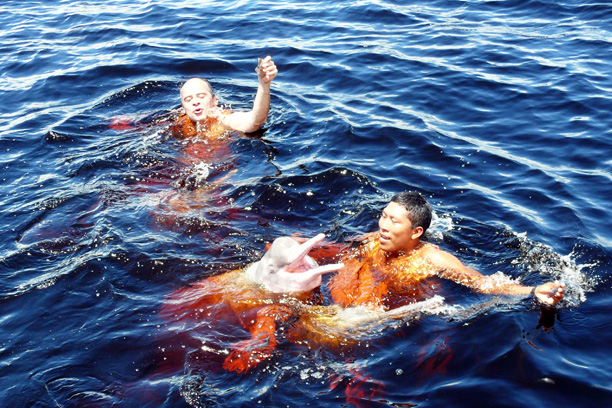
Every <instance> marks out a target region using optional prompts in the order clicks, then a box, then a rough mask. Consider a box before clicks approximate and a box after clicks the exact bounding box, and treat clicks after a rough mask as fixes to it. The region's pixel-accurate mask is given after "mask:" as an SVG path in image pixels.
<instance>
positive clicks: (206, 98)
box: [181, 78, 218, 122]
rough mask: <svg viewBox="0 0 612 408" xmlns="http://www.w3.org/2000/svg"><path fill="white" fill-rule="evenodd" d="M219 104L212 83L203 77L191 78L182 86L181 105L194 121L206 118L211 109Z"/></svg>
mask: <svg viewBox="0 0 612 408" xmlns="http://www.w3.org/2000/svg"><path fill="white" fill-rule="evenodd" d="M217 104H218V101H217V97H216V96H215V93H214V91H213V89H212V86H211V85H210V83H209V82H208V81H207V80H205V79H201V78H191V79H189V80H187V81H186V82H185V83H184V84H183V86H182V87H181V106H182V107H183V109H184V110H185V113H186V114H187V116H188V117H189V119H191V120H192V121H194V122H198V121H200V120H204V119H206V117H207V116H208V113H209V111H210V110H211V109H212V108H214V107H216V106H217Z"/></svg>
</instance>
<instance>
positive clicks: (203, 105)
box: [175, 56, 278, 139]
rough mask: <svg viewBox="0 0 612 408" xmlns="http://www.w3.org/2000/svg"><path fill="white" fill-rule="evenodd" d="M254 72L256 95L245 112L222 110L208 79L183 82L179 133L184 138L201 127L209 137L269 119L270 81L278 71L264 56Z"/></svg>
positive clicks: (256, 125) (243, 129) (248, 128)
mask: <svg viewBox="0 0 612 408" xmlns="http://www.w3.org/2000/svg"><path fill="white" fill-rule="evenodd" d="M256 71H257V75H258V78H259V83H258V86H257V94H256V95H255V100H254V102H253V108H252V109H251V110H250V111H246V112H229V111H225V110H222V109H221V108H220V107H219V101H218V100H217V97H216V96H215V93H214V91H213V89H212V86H211V85H210V82H208V81H207V80H205V79H201V78H191V79H189V80H188V81H186V82H185V83H184V84H183V86H182V87H181V106H182V109H183V111H184V115H182V116H181V117H180V118H179V120H178V124H179V125H180V127H179V130H180V132H179V133H182V135H183V136H184V137H185V136H192V135H195V134H197V133H200V131H202V130H203V131H205V132H206V134H207V136H208V137H210V138H213V139H214V138H215V136H220V134H222V133H223V132H224V131H225V130H227V129H230V130H236V131H239V132H244V133H251V132H255V131H257V130H258V129H259V128H260V127H261V125H263V124H264V123H265V121H266V119H267V118H268V111H269V109H270V83H271V82H272V80H273V79H274V78H275V77H276V74H277V73H278V70H277V68H276V65H275V64H274V61H272V58H271V57H270V56H267V57H266V58H264V59H263V60H261V61H260V64H259V65H258V67H257V69H256ZM175 133H176V132H175Z"/></svg>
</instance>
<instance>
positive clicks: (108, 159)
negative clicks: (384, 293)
mask: <svg viewBox="0 0 612 408" xmlns="http://www.w3.org/2000/svg"><path fill="white" fill-rule="evenodd" d="M0 22H1V24H0V27H1V28H0V32H1V35H0V50H1V55H2V58H1V59H0V68H1V69H0V90H1V92H2V98H1V102H0V152H1V154H0V168H1V172H0V180H1V184H0V210H1V211H0V228H1V230H2V231H3V238H2V241H1V242H0V402H1V403H0V405H1V406H6V407H9V406H10V407H86V406H121V407H144V406H151V407H153V406H155V407H160V406H163V407H182V406H197V407H209V406H223V407H251V406H266V407H294V406H311V407H337V406H356V405H360V406H380V407H410V406H417V407H442V406H450V407H474V406H478V407H483V406H490V407H533V406H539V407H555V408H556V407H560V406H561V407H563V406H572V407H592V406H610V405H612V375H611V374H610V366H611V365H612V357H611V353H610V344H612V330H611V326H612V318H611V317H610V313H609V310H610V307H611V306H612V305H611V303H612V301H610V300H609V299H610V298H609V296H610V294H611V293H612V290H611V285H610V266H611V263H612V232H611V228H610V227H611V226H612V217H611V214H612V212H611V211H610V208H609V205H610V202H612V188H611V184H612V183H611V181H612V176H611V169H612V159H611V158H610V157H611V152H612V142H611V141H610V140H611V138H612V132H611V131H610V125H611V124H612V109H611V107H612V75H611V74H612V64H611V58H610V55H612V32H611V30H612V5H611V4H609V3H608V2H604V1H599V2H598V1H592V2H589V1H586V0H584V1H580V0H568V1H552V0H546V1H544V0H537V1H534V0H531V1H512V0H498V1H485V0H481V1H475V0H474V1H472V0H465V1H448V0H445V1H440V0H437V1H436V0H434V1H430V0H427V1H425V0H418V1H405V2H400V1H386V2H385V1H373V0H372V1H370V0H364V1H357V2H347V1H339V2H323V1H303V2H298V1H293V2H246V1H225V2H183V1H175V2H167V1H162V0H159V1H141V2H129V1H99V0H95V1H87V2H84V1H57V0H54V1H45V2H43V1H11V0H9V1H4V2H3V3H2V4H1V5H0ZM268 54H269V55H272V56H273V57H274V60H275V62H276V64H277V66H278V68H279V75H278V77H277V78H276V80H275V81H274V82H273V85H272V106H271V112H270V116H269V118H268V121H267V123H266V125H265V128H264V130H263V131H261V132H259V133H258V134H257V135H255V136H254V137H248V138H247V137H241V136H240V135H232V136H231V152H230V153H229V154H228V155H226V156H224V157H221V158H220V159H219V160H217V161H215V162H213V163H209V165H210V166H211V168H214V170H215V171H216V172H217V177H223V176H224V175H227V174H229V177H228V179H227V182H226V183H225V184H224V185H223V187H222V188H220V189H219V191H217V192H216V193H215V194H216V195H215V197H208V196H205V195H199V196H198V195H196V194H195V193H194V192H193V189H190V188H188V185H189V183H193V180H194V179H195V178H196V176H197V173H195V172H196V169H195V168H191V167H189V166H185V165H184V164H182V162H181V153H180V152H181V148H182V147H184V146H183V143H184V142H182V141H180V140H176V139H173V138H171V137H169V132H168V127H167V125H166V124H164V120H165V119H166V118H168V117H169V115H170V112H171V111H173V110H174V109H176V108H177V107H178V106H179V103H180V102H179V97H178V90H179V88H180V85H181V84H182V82H183V81H184V80H186V79H187V78H189V77H192V76H203V77H206V78H209V79H210V80H211V82H212V83H213V85H214V86H215V89H216V91H217V93H218V95H219V98H220V99H221V101H222V102H223V103H224V104H227V105H230V106H231V107H232V108H233V109H236V110H242V109H248V108H249V107H250V104H251V101H252V99H253V96H254V92H255V89H256V74H255V73H254V71H253V68H254V67H255V65H256V63H257V57H263V56H265V55H268ZM117 115H128V116H131V117H132V118H136V119H139V120H140V121H141V122H142V123H143V125H142V126H141V127H138V128H135V129H127V130H120V129H119V130H117V129H112V128H109V124H110V123H111V119H112V118H113V117H116V116H117ZM196 183H197V181H196ZM185 185H187V187H185ZM401 190H418V191H421V192H422V193H424V194H426V195H427V197H429V198H430V200H431V202H432V204H433V205H434V208H435V212H436V215H437V217H436V221H435V223H434V226H433V228H432V233H431V236H430V240H431V241H432V242H434V243H436V244H438V245H440V246H442V247H443V248H444V249H447V250H449V251H451V252H453V253H455V254H456V255H458V256H459V257H460V258H461V259H462V260H463V261H464V262H466V263H467V264H468V265H470V266H471V267H474V268H476V269H478V270H480V271H481V272H483V273H485V274H493V273H496V272H500V271H501V272H503V273H504V274H506V275H509V276H511V277H513V278H520V279H521V280H522V281H523V282H525V283H526V284H536V283H540V282H544V281H547V280H550V279H557V278H559V279H563V280H564V281H566V282H567V285H568V288H567V298H566V300H565V301H564V302H563V303H562V304H561V305H560V307H559V309H558V310H557V311H556V312H554V313H546V314H545V315H544V317H545V318H547V319H548V320H546V319H545V321H541V320H540V309H539V308H538V307H537V306H535V305H533V304H532V303H531V302H529V301H526V300H521V299H518V300H517V299H506V298H497V297H494V298H487V297H486V296H479V295H475V294H471V293H469V292H468V291H465V290H461V289H457V288H452V287H449V288H446V291H447V292H446V298H447V301H448V302H449V303H452V304H454V305H455V306H456V307H457V310H459V311H463V312H457V314H456V315H454V316H453V315H448V314H447V315H439V316H423V317H422V318H421V319H418V320H416V321H412V322H409V323H408V324H407V325H403V326H401V327H390V328H387V329H385V330H382V331H381V332H378V333H375V334H371V335H370V336H368V337H367V338H366V339H365V340H363V341H361V342H360V344H359V345H358V346H355V347H353V348H351V349H349V350H343V351H342V352H341V353H335V352H333V351H330V350H326V349H320V350H305V349H304V348H300V347H298V346H296V345H294V344H291V343H288V342H286V343H282V344H281V345H280V346H279V349H278V350H277V353H276V354H275V355H274V357H273V358H271V359H270V360H268V361H265V362H263V363H262V364H261V365H260V366H258V367H257V368H256V369H255V370H254V371H252V372H249V373H248V374H246V375H238V374H234V373H227V372H223V370H219V369H218V367H213V364H212V363H210V364H204V363H202V361H203V360H205V359H207V358H208V356H206V354H205V353H204V351H202V350H200V349H199V348H198V346H197V345H195V346H194V345H193V341H192V342H186V341H184V339H183V338H182V337H181V336H180V333H176V332H171V331H169V330H168V328H167V327H166V326H167V325H166V323H165V322H164V321H163V319H161V318H160V317H159V316H158V311H159V309H160V307H161V305H162V304H163V302H164V299H165V297H166V296H167V295H168V294H169V293H171V292H172V291H173V290H176V289H178V288H181V287H184V286H187V285H189V284H190V283H192V282H195V281H197V280H200V279H203V278H205V277H207V276H211V275H214V274H218V273H222V272H223V271H226V270H229V269H232V268H236V267H241V266H244V265H246V264H248V263H249V262H252V261H254V260H256V259H258V257H260V256H261V254H262V253H263V251H264V245H265V243H267V242H270V241H271V240H272V239H273V238H274V237H277V236H280V235H290V234H293V233H295V232H300V233H302V234H304V235H314V234H315V233H318V232H325V233H326V234H328V235H329V237H330V239H335V240H343V239H346V238H350V237H352V236H354V235H357V234H361V233H364V232H368V231H372V230H374V229H375V228H376V225H377V216H378V214H379V211H380V209H381V208H382V207H383V206H384V205H385V203H386V202H387V201H388V199H389V198H390V196H391V195H392V194H393V193H395V192H397V191H401ZM175 197H181V199H183V200H185V201H186V202H188V203H189V204H190V205H191V207H192V209H191V210H190V211H186V212H180V213H177V212H173V211H172V209H171V208H170V209H169V207H168V206H167V203H168V201H169V200H172V198H175ZM236 212H237V213H238V216H232V214H236ZM236 330H237V331H239V329H238V328H236ZM609 330H610V331H609ZM211 336H212V337H211V338H212V339H213V340H214V333H213V334H212V335H211ZM246 337H248V334H246V333H244V332H242V333H239V332H237V334H236V338H237V339H243V338H246ZM192 340H193V339H192ZM209 340H210V339H209ZM172 348H177V349H181V348H183V350H185V353H186V354H187V356H186V357H185V358H184V359H183V360H181V361H178V363H179V364H180V365H181V366H183V368H181V369H180V370H179V372H178V373H177V372H172V373H171V374H168V375H166V376H164V375H163V373H162V374H160V372H159V371H156V367H159V363H160V360H161V359H163V355H164V352H165V350H166V349H172ZM198 353H200V354H201V357H202V359H201V360H198V359H197V357H198V356H200V354H198ZM194 356H195V358H194ZM198 361H199V362H198ZM354 367H359V368H360V369H361V370H362V372H363V373H365V375H367V376H369V377H370V379H369V380H368V382H366V384H365V387H366V388H367V387H368V386H370V385H372V386H374V385H375V384H378V383H379V382H382V383H384V392H383V393H382V394H380V395H378V396H377V397H376V398H374V399H373V400H372V401H367V400H366V399H363V400H361V402H360V403H359V404H356V403H355V404H354V403H353V402H351V401H347V400H346V398H345V394H344V388H345V387H346V385H347V384H348V381H349V378H350V375H349V370H350V368H354ZM339 376H340V377H342V376H345V379H344V380H342V381H340V385H339V386H337V387H335V388H334V387H331V383H332V382H333V379H334V378H338V377H339Z"/></svg>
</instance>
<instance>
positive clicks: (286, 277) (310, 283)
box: [247, 234, 344, 293]
mask: <svg viewBox="0 0 612 408" xmlns="http://www.w3.org/2000/svg"><path fill="white" fill-rule="evenodd" d="M324 238H325V235H324V234H319V235H317V236H315V237H314V238H311V239H309V240H308V241H306V242H304V243H302V244H300V243H298V242H297V241H296V240H295V239H293V238H290V237H280V238H277V239H275V240H274V242H273V243H272V245H271V246H270V249H268V251H267V252H266V253H265V255H264V256H263V257H262V258H261V260H260V261H258V262H256V263H255V264H253V265H251V266H250V267H249V269H248V270H247V275H248V276H249V277H250V278H251V279H252V280H253V281H254V282H256V283H259V284H261V285H263V286H264V287H266V288H267V289H268V290H270V291H272V292H278V293H282V292H304V291H309V290H312V289H314V288H316V287H317V286H320V285H321V276H322V275H323V274H325V273H329V272H334V271H337V270H339V269H340V268H342V267H343V266H344V265H343V264H332V265H324V266H319V265H318V264H317V262H316V261H315V260H314V259H312V258H311V257H309V256H308V252H309V251H310V250H311V249H312V248H313V247H314V246H315V245H316V244H318V243H319V242H321V241H323V239H324Z"/></svg>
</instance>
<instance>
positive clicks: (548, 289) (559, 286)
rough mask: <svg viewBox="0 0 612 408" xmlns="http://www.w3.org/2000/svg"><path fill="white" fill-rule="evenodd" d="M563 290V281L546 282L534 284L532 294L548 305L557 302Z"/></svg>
mask: <svg viewBox="0 0 612 408" xmlns="http://www.w3.org/2000/svg"><path fill="white" fill-rule="evenodd" d="M564 290H565V283H564V282H559V281H555V282H548V283H544V284H542V285H540V286H536V288H535V292H534V295H535V297H536V299H538V301H540V302H542V303H543V304H545V305H549V306H550V305H554V304H557V303H559V302H560V301H561V300H562V299H563V292H564Z"/></svg>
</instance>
